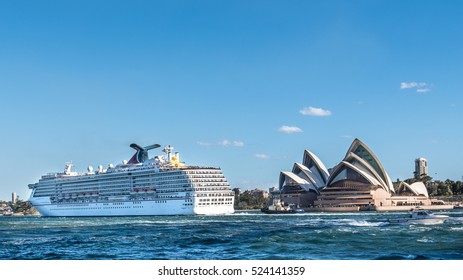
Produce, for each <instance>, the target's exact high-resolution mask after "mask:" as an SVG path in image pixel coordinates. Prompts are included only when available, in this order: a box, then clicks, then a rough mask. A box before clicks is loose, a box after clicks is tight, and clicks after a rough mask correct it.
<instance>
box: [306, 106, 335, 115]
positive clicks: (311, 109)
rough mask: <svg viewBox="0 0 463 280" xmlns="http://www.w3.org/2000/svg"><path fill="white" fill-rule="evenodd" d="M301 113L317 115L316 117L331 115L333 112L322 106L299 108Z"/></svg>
mask: <svg viewBox="0 0 463 280" xmlns="http://www.w3.org/2000/svg"><path fill="white" fill-rule="evenodd" d="M299 113H301V114H303V115H309V116H315V117H326V116H330V115H331V112H330V111H328V110H325V109H322V108H315V107H305V108H303V109H301V110H299Z"/></svg>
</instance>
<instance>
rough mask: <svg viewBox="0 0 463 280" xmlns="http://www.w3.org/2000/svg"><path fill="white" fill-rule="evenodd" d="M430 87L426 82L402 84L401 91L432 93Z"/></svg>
mask: <svg viewBox="0 0 463 280" xmlns="http://www.w3.org/2000/svg"><path fill="white" fill-rule="evenodd" d="M429 86H430V85H428V83H424V82H401V83H400V89H412V88H413V89H416V92H418V93H425V92H429V91H431V89H430V88H429Z"/></svg>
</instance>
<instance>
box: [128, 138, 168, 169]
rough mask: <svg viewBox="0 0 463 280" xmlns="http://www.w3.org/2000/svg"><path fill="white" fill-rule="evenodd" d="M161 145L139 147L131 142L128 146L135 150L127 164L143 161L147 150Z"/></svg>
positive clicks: (145, 158)
mask: <svg viewBox="0 0 463 280" xmlns="http://www.w3.org/2000/svg"><path fill="white" fill-rule="evenodd" d="M159 147H161V145H159V144H153V145H149V146H146V147H141V146H139V145H137V144H135V143H134V144H131V145H130V148H132V149H135V150H136V151H137V152H136V153H135V154H134V155H133V157H132V158H131V159H130V160H129V162H128V164H137V163H143V162H145V161H146V160H147V159H148V151H149V150H152V149H156V148H159Z"/></svg>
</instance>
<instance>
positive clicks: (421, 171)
mask: <svg viewBox="0 0 463 280" xmlns="http://www.w3.org/2000/svg"><path fill="white" fill-rule="evenodd" d="M414 174H415V178H417V179H419V178H422V177H424V176H427V175H428V161H427V160H426V159H425V158H421V157H420V158H417V159H415V172H414Z"/></svg>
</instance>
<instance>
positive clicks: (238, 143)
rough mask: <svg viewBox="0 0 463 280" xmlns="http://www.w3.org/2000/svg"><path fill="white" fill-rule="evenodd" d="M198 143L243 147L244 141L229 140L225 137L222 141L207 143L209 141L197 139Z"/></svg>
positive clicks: (202, 144) (206, 145)
mask: <svg viewBox="0 0 463 280" xmlns="http://www.w3.org/2000/svg"><path fill="white" fill-rule="evenodd" d="M197 143H198V145H200V146H205V147H208V146H222V147H244V142H243V141H230V140H227V139H224V140H222V141H219V142H217V143H209V142H202V141H198V142H197Z"/></svg>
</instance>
